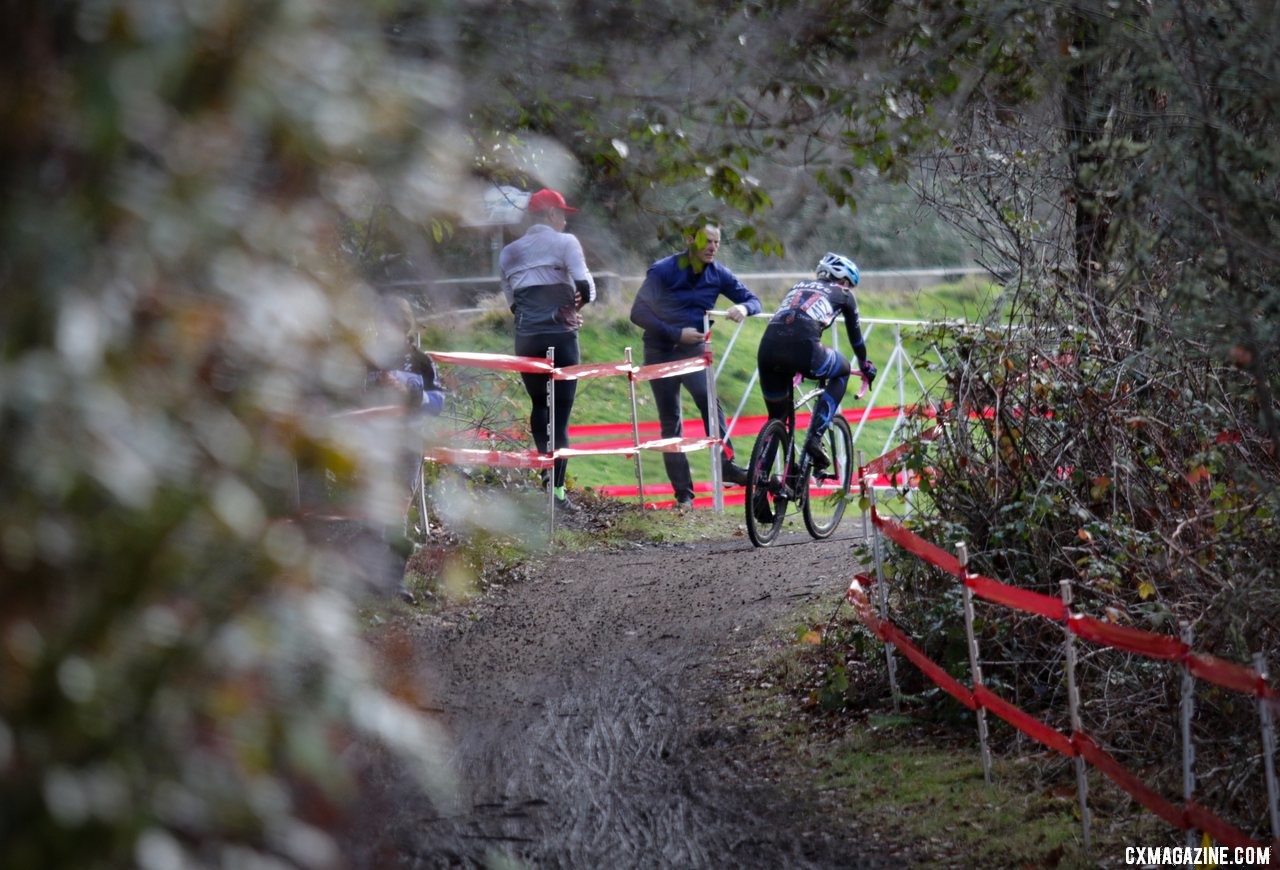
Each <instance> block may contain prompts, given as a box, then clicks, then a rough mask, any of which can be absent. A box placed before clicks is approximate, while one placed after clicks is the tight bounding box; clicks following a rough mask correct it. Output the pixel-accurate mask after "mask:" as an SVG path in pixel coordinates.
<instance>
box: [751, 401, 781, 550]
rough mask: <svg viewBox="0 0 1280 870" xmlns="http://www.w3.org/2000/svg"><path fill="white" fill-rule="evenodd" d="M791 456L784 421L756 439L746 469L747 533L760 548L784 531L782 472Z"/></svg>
mask: <svg viewBox="0 0 1280 870" xmlns="http://www.w3.org/2000/svg"><path fill="white" fill-rule="evenodd" d="M790 453H791V437H790V435H789V434H788V433H787V427H786V424H785V423H783V422H782V421H781V420H770V421H769V422H768V423H765V424H764V428H763V429H761V430H760V434H759V435H757V436H756V444H755V447H753V448H752V449H751V465H750V466H749V467H748V468H747V499H746V512H747V534H748V535H749V536H750V537H751V543H753V544H755V545H756V546H757V547H767V546H769V545H770V544H772V543H773V542H774V541H775V540H776V539H777V537H778V533H779V532H780V531H782V517H783V514H785V513H786V512H787V499H786V496H785V490H784V488H783V485H782V480H783V469H784V468H785V467H786V463H787V457H788V456H789V455H790Z"/></svg>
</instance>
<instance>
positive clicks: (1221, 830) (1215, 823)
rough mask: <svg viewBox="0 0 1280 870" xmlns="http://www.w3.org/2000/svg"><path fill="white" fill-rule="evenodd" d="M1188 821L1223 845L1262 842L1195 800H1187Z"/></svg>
mask: <svg viewBox="0 0 1280 870" xmlns="http://www.w3.org/2000/svg"><path fill="white" fill-rule="evenodd" d="M1186 812H1187V821H1188V822H1190V823H1191V825H1190V826H1191V827H1193V828H1196V829H1198V830H1201V831H1204V832H1205V833H1207V834H1208V835H1209V836H1210V837H1213V841H1214V842H1215V843H1218V844H1219V845H1222V846H1261V845H1262V843H1261V842H1260V841H1258V840H1254V839H1253V838H1251V837H1250V836H1249V835H1248V834H1246V833H1245V832H1244V831H1241V830H1240V829H1239V828H1237V827H1236V826H1235V825H1232V824H1231V823H1229V822H1224V821H1223V820H1222V819H1220V818H1218V817H1217V816H1215V815H1214V814H1213V813H1211V812H1209V811H1208V810H1207V809H1205V808H1204V807H1202V806H1200V805H1199V804H1198V803H1196V802H1195V801H1187V805H1186Z"/></svg>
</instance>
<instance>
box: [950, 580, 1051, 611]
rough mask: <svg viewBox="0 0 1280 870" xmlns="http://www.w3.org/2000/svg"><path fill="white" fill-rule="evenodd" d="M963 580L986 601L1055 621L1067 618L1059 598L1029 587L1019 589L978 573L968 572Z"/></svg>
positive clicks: (974, 592) (975, 593)
mask: <svg viewBox="0 0 1280 870" xmlns="http://www.w3.org/2000/svg"><path fill="white" fill-rule="evenodd" d="M964 582H965V585H966V586H968V587H969V588H970V589H972V590H973V594H974V595H977V596H978V597H979V598H983V599H986V600H987V601H991V602H994V603H996V604H1003V605H1004V606H1005V607H1009V608H1012V609H1014V610H1021V611H1023V612H1024V613H1034V614H1036V615H1038V616H1044V617H1047V618H1048V619H1052V620H1054V621H1055V622H1061V621H1062V620H1064V619H1066V618H1067V606H1066V605H1065V604H1063V603H1062V599H1061V598H1054V597H1053V596H1052V595H1043V594H1041V593H1039V592H1032V591H1031V590H1030V589H1019V588H1018V587H1016V586H1009V585H1007V584H1005V583H1001V582H999V581H997V580H992V579H991V578H990V577H983V576H982V575H980V574H970V575H969V576H968V577H966V578H965V581H964Z"/></svg>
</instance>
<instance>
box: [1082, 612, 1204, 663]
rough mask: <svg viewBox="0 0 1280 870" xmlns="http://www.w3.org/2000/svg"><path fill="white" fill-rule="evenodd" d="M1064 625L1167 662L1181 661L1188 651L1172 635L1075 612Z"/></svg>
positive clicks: (1104, 642)
mask: <svg viewBox="0 0 1280 870" xmlns="http://www.w3.org/2000/svg"><path fill="white" fill-rule="evenodd" d="M1067 628H1069V629H1070V630H1071V632H1072V633H1073V634H1075V635H1077V636H1078V637H1082V638H1084V639H1085V640H1089V641H1093V642H1094V643H1100V644H1102V645H1104V646H1112V647H1115V648H1116V649H1122V650H1125V651H1126V652H1132V653H1138V654H1139V655H1144V656H1147V657H1148V658H1153V659H1160V660H1163V661H1167V662H1176V661H1181V660H1182V658H1183V656H1185V655H1186V654H1187V652H1188V649H1187V645H1186V644H1185V643H1183V642H1182V641H1180V640H1178V638H1176V637H1171V636H1170V635H1166V634H1153V633H1152V632H1149V631H1143V630H1142V629H1138V628H1125V627H1124V626H1122V625H1111V624H1110V623H1107V622H1102V621H1100V620H1097V619H1094V618H1093V617H1092V616H1081V615H1080V614H1078V613H1073V614H1071V616H1070V617H1069V618H1068V619H1067Z"/></svg>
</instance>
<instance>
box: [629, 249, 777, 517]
mask: <svg viewBox="0 0 1280 870" xmlns="http://www.w3.org/2000/svg"><path fill="white" fill-rule="evenodd" d="M685 241H686V242H687V244H688V249H687V250H686V251H683V252H681V253H679V254H673V255H671V256H670V257H666V258H664V259H661V260H658V261H657V262H656V263H654V264H653V265H652V266H650V267H649V272H648V274H647V275H646V276H645V279H644V284H642V285H641V287H640V291H639V292H638V293H637V294H636V299H635V302H634V303H633V304H632V306H631V322H632V323H634V324H635V325H636V326H639V327H640V328H641V329H643V330H644V363H645V365H653V364H655V363H665V362H674V361H676V360H682V359H689V358H691V357H697V356H701V355H702V354H703V353H704V352H705V351H706V347H705V345H704V342H703V340H704V338H705V335H704V334H703V316H704V314H705V313H706V312H707V311H710V310H712V309H714V308H715V307H716V301H717V300H718V299H719V297H720V296H724V297H726V298H727V299H729V301H731V302H733V303H734V304H733V307H732V308H730V309H729V312H728V317H729V319H730V320H732V321H734V322H735V323H740V322H742V321H743V320H744V319H745V318H747V317H748V316H750V315H752V314H759V313H760V310H761V306H760V300H759V299H757V298H756V295H755V294H754V293H752V292H751V291H750V290H748V289H747V288H746V287H745V286H744V285H743V283H742V282H741V281H739V280H738V278H737V276H736V275H734V274H733V273H732V272H730V271H729V270H728V269H726V268H725V267H724V266H722V265H720V264H719V263H717V262H716V252H717V251H719V250H720V228H719V227H717V226H715V225H713V224H707V225H706V226H703V227H701V228H698V229H697V230H695V231H693V232H691V233H690V234H689V236H687V237H686V239H685ZM649 384H650V386H652V388H653V402H654V404H655V405H656V406H657V408H658V422H659V424H660V425H661V427H662V437H663V438H680V437H683V434H684V422H683V418H682V416H681V413H680V386H681V384H683V385H684V388H685V389H687V390H688V391H689V394H690V395H691V396H692V397H693V401H694V403H695V404H696V405H697V406H698V410H699V411H701V412H702V422H703V424H704V425H705V426H706V427H707V431H708V432H710V431H711V423H710V417H709V410H710V409H709V407H708V404H709V403H708V397H707V374H706V372H704V371H699V372H694V373H692V374H688V375H682V376H680V377H670V378H659V379H657V380H652V381H650V382H649ZM715 410H716V416H717V417H718V418H719V422H720V434H721V436H723V435H724V432H725V429H726V428H727V426H726V423H725V417H724V409H723V408H721V407H720V404H719V402H717V403H716V409H715ZM662 460H663V463H664V464H665V465H666V469H667V477H668V478H669V479H670V481H671V487H672V489H674V490H675V495H676V506H677V507H678V508H680V509H682V510H683V509H687V508H689V507H691V506H692V505H693V476H692V474H691V473H690V470H689V459H688V457H687V456H685V455H684V454H683V453H663V454H662ZM721 476H722V477H723V478H724V480H725V482H726V483H736V484H738V485H739V486H742V485H745V484H746V482H747V471H746V469H745V468H742V467H741V466H739V465H737V464H736V463H734V461H733V446H732V445H731V444H730V443H729V441H728V439H726V440H725V443H724V454H723V458H722V464H721Z"/></svg>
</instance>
